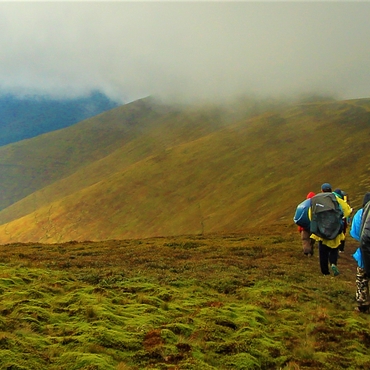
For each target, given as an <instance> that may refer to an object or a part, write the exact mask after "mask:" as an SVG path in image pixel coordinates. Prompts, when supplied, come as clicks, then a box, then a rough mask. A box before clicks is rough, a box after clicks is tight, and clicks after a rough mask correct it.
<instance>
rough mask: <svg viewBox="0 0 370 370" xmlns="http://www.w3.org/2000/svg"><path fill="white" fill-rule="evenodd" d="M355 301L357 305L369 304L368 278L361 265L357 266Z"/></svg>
mask: <svg viewBox="0 0 370 370" xmlns="http://www.w3.org/2000/svg"><path fill="white" fill-rule="evenodd" d="M356 302H357V304H358V306H359V307H363V306H368V305H369V279H368V278H367V276H366V273H365V269H362V268H361V267H357V273H356Z"/></svg>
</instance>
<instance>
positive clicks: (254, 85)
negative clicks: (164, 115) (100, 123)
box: [0, 1, 370, 101]
mask: <svg viewBox="0 0 370 370" xmlns="http://www.w3.org/2000/svg"><path fill="white" fill-rule="evenodd" d="M369 16H370V3H368V2H330V1H329V2H278V1H276V2H242V1H240V2H229V1H225V2H207V1H205V2H104V1H102V2H68V1H67V2H4V3H0V24H1V30H2V31H1V33H0V50H1V58H0V89H2V90H3V91H11V92H17V93H20V94H25V93H27V94H30V93H35V94H51V95H54V96H68V97H72V96H75V95H80V94H86V93H88V92H90V91H91V90H96V89H99V90H102V91H103V92H105V93H106V94H108V95H109V96H111V97H113V98H115V99H120V100H122V101H130V100H135V99H137V98H140V97H143V96H147V95H152V94H154V95H159V96H162V97H163V98H171V99H188V100H192V99H196V100H199V99H201V100H202V99H204V100H207V99H211V100H214V99H227V98H230V97H233V96H235V95H241V94H264V95H265V94H273V95H281V94H290V95H291V94H293V95H294V94H300V93H308V92H310V91H312V92H316V93H323V94H335V95H336V96H339V97H341V98H360V97H369V96H370V74H369V73H368V68H369V65H370V49H369V48H368V45H369V41H370V40H369V39H370V23H369V22H368V20H369V18H370V17H369Z"/></svg>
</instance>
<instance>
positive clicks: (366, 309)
mask: <svg viewBox="0 0 370 370" xmlns="http://www.w3.org/2000/svg"><path fill="white" fill-rule="evenodd" d="M369 308H370V306H369V305H360V306H358V307H356V308H355V311H357V312H361V313H368V312H369Z"/></svg>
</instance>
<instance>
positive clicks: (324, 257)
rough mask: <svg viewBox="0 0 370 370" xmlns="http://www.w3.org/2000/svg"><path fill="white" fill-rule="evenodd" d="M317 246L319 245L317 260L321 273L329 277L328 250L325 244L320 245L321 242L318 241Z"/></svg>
mask: <svg viewBox="0 0 370 370" xmlns="http://www.w3.org/2000/svg"><path fill="white" fill-rule="evenodd" d="M318 244H319V259H320V269H321V272H322V273H323V274H324V275H330V272H329V264H328V260H329V250H330V248H329V247H327V246H326V245H325V244H322V241H321V240H320V241H319V243H318Z"/></svg>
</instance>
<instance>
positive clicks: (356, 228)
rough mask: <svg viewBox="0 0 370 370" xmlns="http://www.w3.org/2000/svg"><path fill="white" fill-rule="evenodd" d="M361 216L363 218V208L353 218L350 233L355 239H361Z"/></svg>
mask: <svg viewBox="0 0 370 370" xmlns="http://www.w3.org/2000/svg"><path fill="white" fill-rule="evenodd" d="M361 218H362V209H359V210H358V211H357V212H356V213H355V215H354V216H353V219H352V225H351V230H350V232H349V233H350V235H351V236H352V238H353V239H356V240H357V241H358V242H359V241H360V230H361Z"/></svg>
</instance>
